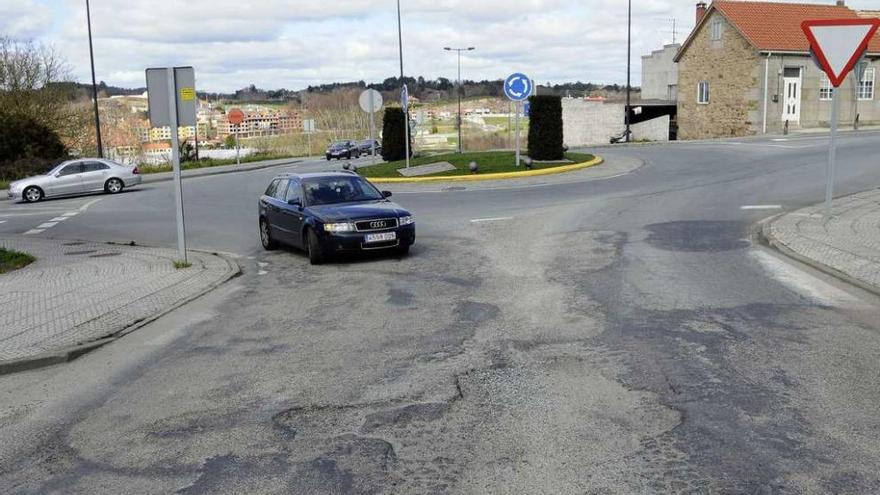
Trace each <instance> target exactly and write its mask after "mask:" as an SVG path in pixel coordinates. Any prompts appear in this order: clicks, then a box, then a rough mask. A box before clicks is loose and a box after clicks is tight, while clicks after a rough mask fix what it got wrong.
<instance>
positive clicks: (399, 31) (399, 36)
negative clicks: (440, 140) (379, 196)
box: [397, 0, 409, 168]
mask: <svg viewBox="0 0 880 495" xmlns="http://www.w3.org/2000/svg"><path fill="white" fill-rule="evenodd" d="M397 42H398V46H399V47H400V93H401V96H402V95H403V88H404V87H405V86H406V83H405V82H404V80H403V27H402V25H401V21H400V0H397ZM403 120H404V122H405V126H404V129H405V132H406V135H405V136H404V139H403V141H404V142H405V143H406V145H405V146H404V150H405V153H406V168H409V105H407V107H406V109H405V111H404V112H403Z"/></svg>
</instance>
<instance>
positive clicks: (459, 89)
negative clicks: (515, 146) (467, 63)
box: [443, 46, 476, 154]
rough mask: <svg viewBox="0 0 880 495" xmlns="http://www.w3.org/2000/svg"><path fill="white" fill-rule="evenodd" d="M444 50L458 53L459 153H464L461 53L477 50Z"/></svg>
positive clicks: (447, 48) (471, 48)
mask: <svg viewBox="0 0 880 495" xmlns="http://www.w3.org/2000/svg"><path fill="white" fill-rule="evenodd" d="M443 49H444V50H446V51H447V52H458V153H459V154H461V153H463V151H462V139H461V94H462V92H463V89H464V88H462V85H461V52H470V51H473V50H476V48H474V47H472V46H471V47H468V48H450V47H448V46H447V47H444V48H443Z"/></svg>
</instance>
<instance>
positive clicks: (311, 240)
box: [306, 229, 324, 265]
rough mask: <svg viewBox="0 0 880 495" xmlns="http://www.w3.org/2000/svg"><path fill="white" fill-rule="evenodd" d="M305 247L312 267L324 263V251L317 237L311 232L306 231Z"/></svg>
mask: <svg viewBox="0 0 880 495" xmlns="http://www.w3.org/2000/svg"><path fill="white" fill-rule="evenodd" d="M306 238H307V239H306V246H307V247H308V250H309V262H310V263H311V264H313V265H320V264H321V263H323V262H324V250H323V248H321V243H320V242H319V241H318V236H317V235H315V233H314V232H312V230H311V229H310V230H308V231H306Z"/></svg>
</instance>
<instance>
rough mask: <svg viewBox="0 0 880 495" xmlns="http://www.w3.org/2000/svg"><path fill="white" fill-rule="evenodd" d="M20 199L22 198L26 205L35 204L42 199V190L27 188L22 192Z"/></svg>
mask: <svg viewBox="0 0 880 495" xmlns="http://www.w3.org/2000/svg"><path fill="white" fill-rule="evenodd" d="M21 197H23V198H24V200H25V201H27V202H28V203H36V202H37V201H39V200H41V199H43V190H42V189H40V188H39V187H29V188H27V189H25V190H24V192H23V193H22V194H21Z"/></svg>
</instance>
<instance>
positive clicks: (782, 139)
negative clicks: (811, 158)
mask: <svg viewBox="0 0 880 495" xmlns="http://www.w3.org/2000/svg"><path fill="white" fill-rule="evenodd" d="M770 141H776V142H783V141H789V139H788V138H776V139H771V140H770Z"/></svg>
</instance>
